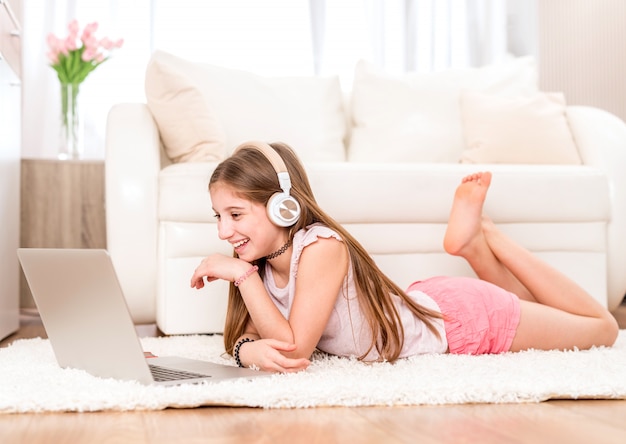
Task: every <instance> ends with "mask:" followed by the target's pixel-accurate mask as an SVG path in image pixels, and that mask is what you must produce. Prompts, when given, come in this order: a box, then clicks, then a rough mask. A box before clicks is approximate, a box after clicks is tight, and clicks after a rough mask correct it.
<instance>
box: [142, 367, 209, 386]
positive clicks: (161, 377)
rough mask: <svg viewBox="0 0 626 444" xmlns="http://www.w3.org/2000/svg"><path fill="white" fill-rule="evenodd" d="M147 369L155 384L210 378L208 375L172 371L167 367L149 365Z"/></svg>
mask: <svg viewBox="0 0 626 444" xmlns="http://www.w3.org/2000/svg"><path fill="white" fill-rule="evenodd" d="M149 367H150V372H151V373H152V377H153V378H154V380H155V381H157V382H160V381H178V380H180V379H196V378H210V376H209V375H203V374H200V373H193V372H188V371H185V370H174V369H171V368H167V367H161V366H160V365H154V364H150V365H149Z"/></svg>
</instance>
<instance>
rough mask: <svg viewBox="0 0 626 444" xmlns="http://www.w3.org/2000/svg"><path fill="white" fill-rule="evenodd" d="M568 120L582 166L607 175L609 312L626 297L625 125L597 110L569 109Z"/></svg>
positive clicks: (611, 115) (580, 107) (610, 115)
mask: <svg viewBox="0 0 626 444" xmlns="http://www.w3.org/2000/svg"><path fill="white" fill-rule="evenodd" d="M567 117H568V120H569V123H570V127H571V130H572V133H573V135H574V139H575V140H576V144H577V145H578V149H579V151H580V156H581V158H582V160H583V163H584V164H586V165H591V166H594V167H597V168H599V169H601V170H602V171H605V172H606V174H607V177H608V181H609V187H610V190H609V191H610V196H609V198H610V200H611V219H610V222H609V224H608V228H607V273H608V276H607V291H608V295H607V296H608V308H609V310H615V309H616V308H617V306H618V305H619V304H620V303H621V302H622V300H623V299H624V294H626V173H625V171H624V170H625V169H626V124H625V123H624V122H623V121H622V120H621V119H619V118H618V117H616V116H614V115H613V114H611V113H609V112H607V111H603V110H601V109H598V108H592V107H587V106H570V107H568V108H567Z"/></svg>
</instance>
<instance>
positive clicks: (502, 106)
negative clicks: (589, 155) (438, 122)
mask: <svg viewBox="0 0 626 444" xmlns="http://www.w3.org/2000/svg"><path fill="white" fill-rule="evenodd" d="M565 109H566V107H565V97H564V95H563V94H562V93H541V92H540V93H536V94H533V95H530V96H524V97H501V96H495V95H492V94H485V93H480V92H475V91H471V92H465V93H464V94H463V95H462V98H461V112H462V121H463V131H464V136H465V144H466V149H465V150H464V151H463V154H462V157H461V161H462V162H466V163H527V164H580V163H581V160H580V156H579V154H578V149H577V147H576V143H575V141H574V138H573V136H572V133H571V131H570V128H569V124H568V121H567V116H566V112H565Z"/></svg>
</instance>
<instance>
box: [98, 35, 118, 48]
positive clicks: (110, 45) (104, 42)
mask: <svg viewBox="0 0 626 444" xmlns="http://www.w3.org/2000/svg"><path fill="white" fill-rule="evenodd" d="M100 45H102V47H103V48H104V49H106V50H107V51H110V50H112V49H113V48H114V47H115V43H113V41H112V40H111V39H109V38H108V37H105V38H103V39H102V40H100Z"/></svg>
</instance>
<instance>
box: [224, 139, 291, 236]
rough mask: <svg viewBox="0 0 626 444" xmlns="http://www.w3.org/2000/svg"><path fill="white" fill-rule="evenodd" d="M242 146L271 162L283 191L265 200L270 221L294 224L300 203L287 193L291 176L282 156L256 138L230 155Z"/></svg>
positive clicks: (280, 223) (288, 224) (285, 225)
mask: <svg viewBox="0 0 626 444" xmlns="http://www.w3.org/2000/svg"><path fill="white" fill-rule="evenodd" d="M244 148H252V149H255V150H257V151H259V152H260V153H261V154H263V156H264V157H265V158H266V159H267V160H268V161H269V162H270V163H271V164H272V167H273V168H274V171H276V175H277V176H278V184H279V186H280V189H281V190H282V191H283V192H282V193H276V194H274V195H273V196H272V197H271V198H270V200H269V201H268V202H267V214H268V216H269V217H270V219H271V220H272V222H274V223H275V224H276V225H278V226H281V227H289V226H291V225H293V224H295V223H296V222H297V220H298V219H299V217H300V204H299V203H298V201H297V200H296V199H294V198H293V197H292V196H290V195H289V192H290V191H291V178H290V177H289V172H288V171H287V166H286V165H285V162H284V161H283V158H282V157H280V154H278V152H277V151H276V150H275V149H274V148H272V147H271V146H270V145H269V144H267V143H265V142H260V141H256V140H253V141H249V142H244V143H242V144H241V145H239V146H238V147H237V148H235V149H234V150H233V154H232V155H235V153H237V152H238V151H239V150H241V149H244Z"/></svg>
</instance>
